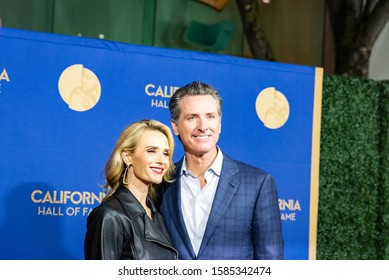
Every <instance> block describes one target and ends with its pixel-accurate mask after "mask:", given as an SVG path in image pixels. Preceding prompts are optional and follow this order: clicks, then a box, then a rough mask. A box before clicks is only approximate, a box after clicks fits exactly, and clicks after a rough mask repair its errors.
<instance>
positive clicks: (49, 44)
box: [0, 27, 323, 260]
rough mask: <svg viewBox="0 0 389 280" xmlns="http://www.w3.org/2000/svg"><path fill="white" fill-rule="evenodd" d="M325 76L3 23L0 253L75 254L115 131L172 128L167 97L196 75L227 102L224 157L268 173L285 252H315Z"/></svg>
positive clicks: (289, 255)
mask: <svg viewBox="0 0 389 280" xmlns="http://www.w3.org/2000/svg"><path fill="white" fill-rule="evenodd" d="M322 78H323V71H322V69H321V68H315V67H308V66H301V65H291V64H282V63H274V62H266V61H259V60H253V59H246V58H238V57H232V56H224V55H217V54H208V53H200V52H190V51H180V50H174V49H164V48H155V47H145V46H137V45H130V44H124V43H117V42H111V41H105V40H98V39H87V38H79V37H72V36H61V35H54V34H46V33H38V32H29V31H23V30H15V29H9V28H4V27H3V28H0V131H1V132H0V184H1V191H0V201H1V202H0V244H1V245H0V248H1V250H0V259H16V260H17V259H25V260H30V259H36V260H42V259H44V260H47V259H62V260H67V259H75V260H81V259H83V258H84V253H83V246H84V235H85V232H86V218H87V216H88V214H89V213H90V211H91V210H92V209H93V208H94V207H96V206H97V205H99V203H100V202H101V200H102V198H103V197H104V193H103V192H102V189H101V185H103V183H104V177H103V169H104V165H105V162H106V160H107V159H108V157H109V155H110V152H111V150H112V149H113V146H114V144H115V142H116V140H117V138H118V137H119V134H120V133H121V131H122V130H123V129H124V128H125V127H126V126H127V125H128V124H130V123H131V122H133V121H136V120H139V119H157V120H160V121H162V122H164V123H165V124H167V125H168V126H169V127H170V115H169V109H168V102H169V98H170V97H171V95H172V94H173V93H174V91H175V90H176V89H177V88H178V87H180V86H183V85H185V84H187V83H190V82H192V81H203V82H206V83H209V84H211V85H212V86H214V87H215V88H216V89H218V90H219V92H220V94H221V96H222V98H223V102H224V107H223V119H222V133H221V136H220V140H219V145H220V147H221V148H222V150H223V152H224V153H226V154H228V155H230V156H231V157H233V158H236V159H239V160H241V161H245V162H247V163H249V164H252V165H254V166H257V167H260V168H262V169H264V170H266V171H268V172H270V173H272V174H273V176H274V178H275V181H276V184H277V187H278V192H279V197H280V199H279V207H280V210H281V219H282V225H283V234H284V239H285V258H286V259H315V256H316V225H317V208H318V175H319V141H320V114H321V91H322ZM182 155H183V150H182V147H181V144H180V142H179V140H178V139H177V138H176V150H175V153H174V159H175V160H178V159H179V158H181V157H182Z"/></svg>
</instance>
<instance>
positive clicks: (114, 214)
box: [84, 120, 178, 260]
mask: <svg viewBox="0 0 389 280" xmlns="http://www.w3.org/2000/svg"><path fill="white" fill-rule="evenodd" d="M173 149H174V140H173V136H172V133H171V131H170V129H169V128H168V127H167V126H166V125H164V124H162V123H160V122H158V121H155V120H142V121H138V122H135V123H133V124H131V125H130V126H128V127H127V128H126V129H125V130H124V131H123V132H122V134H121V135H120V137H119V139H118V141H117V142H116V144H115V147H114V149H113V151H112V154H111V156H110V158H109V160H108V162H107V164H106V166H105V176H106V184H105V186H104V187H106V188H108V190H109V191H108V194H107V196H106V197H105V198H104V200H103V201H102V203H101V205H100V206H98V207H97V208H95V209H94V210H93V211H92V212H91V213H90V215H89V216H88V220H87V233H86V236H85V247H84V249H85V258H86V259H100V260H101V259H102V260H119V259H120V260H124V259H127V260H128V259H130V260H151V259H157V260H162V259H168V260H170V259H177V257H178V255H177V251H176V250H175V249H174V248H173V247H172V245H171V240H170V237H169V235H168V233H167V230H166V227H165V223H164V221H163V218H162V216H161V215H160V214H159V212H158V210H157V208H156V207H155V206H154V203H153V202H154V200H155V198H156V193H157V191H156V189H155V188H156V185H157V184H160V183H161V182H162V180H163V179H164V180H165V181H169V180H170V175H171V173H172V171H173V169H174V166H173V163H172V154H173Z"/></svg>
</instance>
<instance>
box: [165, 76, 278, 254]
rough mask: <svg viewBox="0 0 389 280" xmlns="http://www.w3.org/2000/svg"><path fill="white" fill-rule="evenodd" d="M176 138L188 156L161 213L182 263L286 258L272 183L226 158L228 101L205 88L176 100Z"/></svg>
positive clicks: (183, 91) (193, 88)
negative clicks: (224, 125) (222, 139)
mask: <svg viewBox="0 0 389 280" xmlns="http://www.w3.org/2000/svg"><path fill="white" fill-rule="evenodd" d="M169 109H170V113H171V119H172V120H171V124H172V128H173V132H174V134H175V135H177V136H178V137H179V139H180V141H181V142H182V144H183V147H184V151H185V156H184V157H183V158H182V159H181V160H180V161H179V162H177V163H175V165H176V171H175V174H174V176H173V177H174V179H175V180H174V182H173V183H170V184H165V185H164V186H163V198H162V204H161V207H160V211H161V213H162V215H163V217H164V219H165V223H166V226H167V228H168V231H169V234H170V236H171V239H172V242H173V245H174V247H175V248H176V249H177V250H178V255H179V259H187V260H192V259H214V260H222V259H230V260H231V259H243V260H249V259H283V255H284V241H283V237H282V229H281V218H280V211H279V207H278V195H277V190H276V186H275V183H274V180H273V177H272V176H271V175H270V174H268V173H266V172H265V171H262V170H260V169H258V168H256V167H253V166H249V165H247V164H245V163H242V162H240V161H236V160H233V159H231V158H230V157H228V156H227V155H226V154H224V153H222V151H221V149H220V147H219V146H217V141H218V139H219V134H220V132H221V117H222V100H221V97H220V95H219V93H218V92H217V91H216V90H215V89H214V88H213V87H211V86H209V85H207V84H205V83H202V82H193V83H191V84H188V85H185V86H184V87H182V88H180V89H178V90H177V91H176V92H175V93H174V94H173V96H172V97H171V99H170V103H169Z"/></svg>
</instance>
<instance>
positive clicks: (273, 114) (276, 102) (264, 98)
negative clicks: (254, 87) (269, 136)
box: [255, 87, 289, 129]
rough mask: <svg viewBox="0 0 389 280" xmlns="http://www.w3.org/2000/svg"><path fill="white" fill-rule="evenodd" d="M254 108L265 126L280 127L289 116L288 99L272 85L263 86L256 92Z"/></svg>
mask: <svg viewBox="0 0 389 280" xmlns="http://www.w3.org/2000/svg"><path fill="white" fill-rule="evenodd" d="M255 109H256V111H257V115H258V117H259V119H260V120H261V121H262V122H263V124H264V125H265V126H266V127H267V128H271V129H277V128H280V127H281V126H283V125H284V124H285V123H286V121H287V120H288V118H289V103H288V100H287V99H286V97H285V96H284V95H283V94H282V93H281V92H279V91H277V90H276V89H275V88H274V87H269V88H265V89H264V90H262V91H261V92H260V93H259V94H258V96H257V100H256V102H255Z"/></svg>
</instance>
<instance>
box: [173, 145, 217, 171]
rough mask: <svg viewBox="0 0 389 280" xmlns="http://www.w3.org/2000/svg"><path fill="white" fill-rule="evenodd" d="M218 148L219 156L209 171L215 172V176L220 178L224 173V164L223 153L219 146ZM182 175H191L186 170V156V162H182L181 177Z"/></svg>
mask: <svg viewBox="0 0 389 280" xmlns="http://www.w3.org/2000/svg"><path fill="white" fill-rule="evenodd" d="M216 147H217V156H216V158H215V160H214V161H213V163H212V165H211V166H210V167H209V169H208V171H210V172H213V173H214V174H215V175H217V176H219V177H220V173H221V171H222V164H223V153H222V150H221V149H220V147H219V146H216ZM182 175H191V172H190V171H188V170H186V156H184V160H183V162H182V167H181V172H180V176H182Z"/></svg>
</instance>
